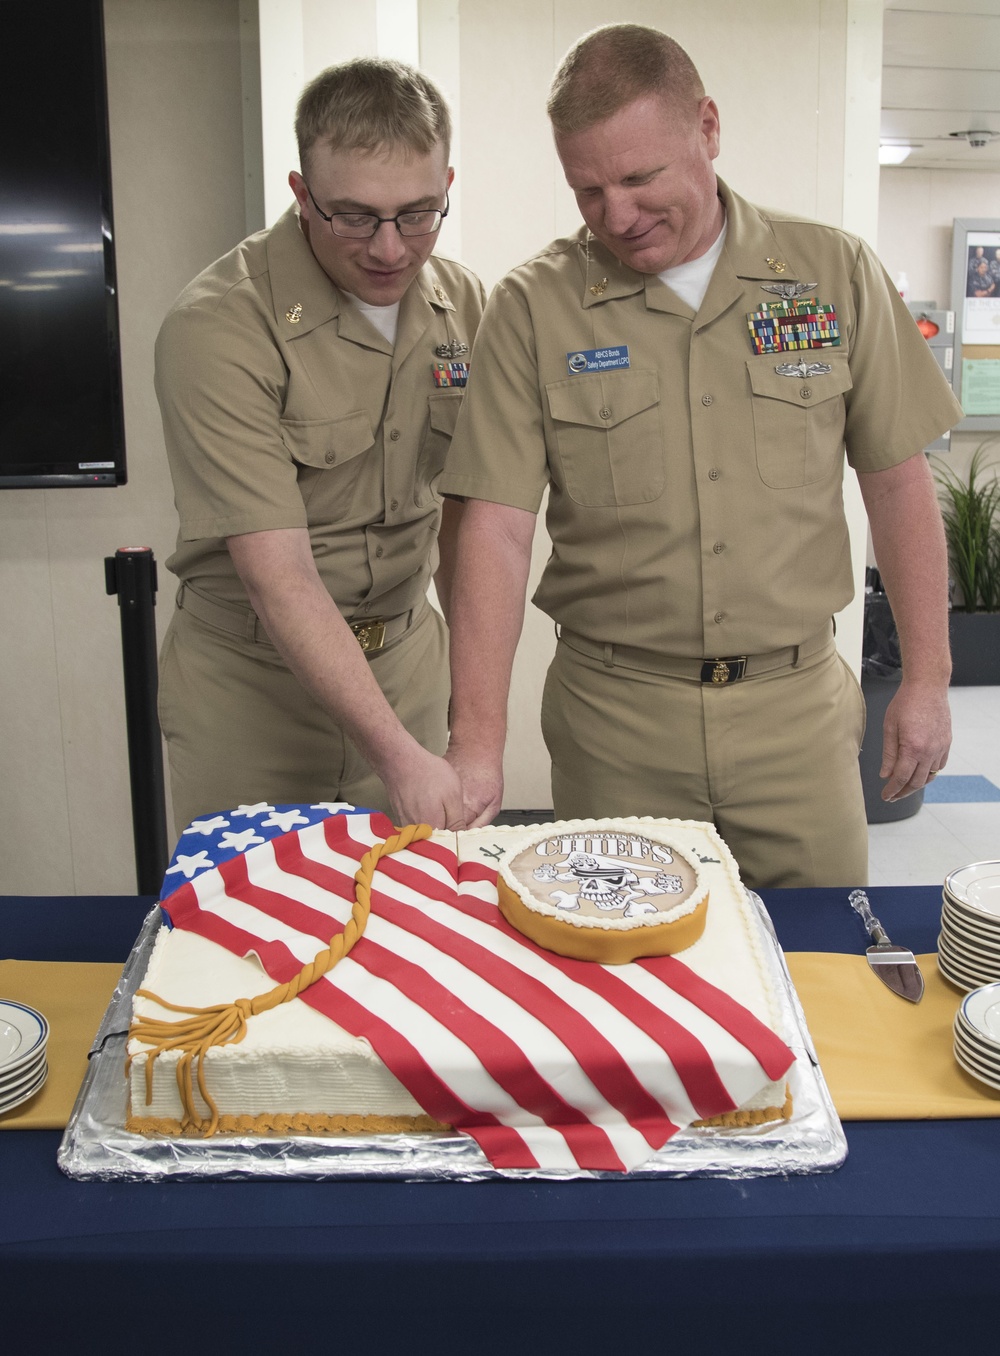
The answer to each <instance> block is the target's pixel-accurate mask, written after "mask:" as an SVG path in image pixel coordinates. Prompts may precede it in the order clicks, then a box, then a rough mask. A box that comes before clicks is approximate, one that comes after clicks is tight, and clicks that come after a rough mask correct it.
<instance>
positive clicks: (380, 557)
mask: <svg viewBox="0 0 1000 1356" xmlns="http://www.w3.org/2000/svg"><path fill="white" fill-rule="evenodd" d="M375 554H376V556H377V557H378V558H379V560H381V559H382V547H381V546H376V547H375Z"/></svg>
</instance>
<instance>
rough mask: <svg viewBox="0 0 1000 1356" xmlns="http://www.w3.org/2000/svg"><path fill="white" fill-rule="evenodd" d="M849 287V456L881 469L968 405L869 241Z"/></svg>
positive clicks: (928, 439) (858, 466)
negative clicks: (954, 389)
mask: <svg viewBox="0 0 1000 1356" xmlns="http://www.w3.org/2000/svg"><path fill="white" fill-rule="evenodd" d="M851 287H852V293H853V298H854V305H855V315H854V325H855V332H854V333H853V334H852V335H851V346H850V367H851V381H852V388H851V390H850V392H849V393H848V394H847V396H846V401H845V403H846V412H847V422H846V427H845V442H846V446H847V459H848V461H849V462H850V464H851V465H852V466H853V467H854V469H855V470H857V471H878V470H884V469H886V468H887V467H890V466H895V465H897V464H898V463H899V462H902V461H906V460H907V458H909V457H912V456H913V455H914V454H915V453H917V452H920V451H922V450H923V448H925V447H926V446H927V445H928V444H929V443H932V442H933V441H934V439H935V438H938V437H940V436H941V434H942V433H944V432H945V431H946V430H947V429H950V428H951V427H952V426H953V425H954V424H956V423H957V422H958V420H959V419H961V417H962V407H961V405H960V404H959V403H958V401H957V400H956V399H955V396H954V393H953V392H952V390H951V387H950V386H949V384H948V382H947V380H946V379H945V376H944V373H943V372H942V371H941V369H940V367H938V364H937V361H936V360H935V358H934V355H933V353H932V352H931V350H930V347H929V346H928V344H927V341H926V339H924V337H923V335H922V334H921V333H920V331H919V330H918V329H917V326H916V322H915V321H914V319H913V316H911V315H910V313H909V311H908V310H907V309H906V305H905V304H904V302H903V299H902V297H900V295H899V293H898V292H897V291H896V289H895V287H893V285H892V282H891V280H890V278H889V276H888V274H887V273H886V271H885V269H884V268H883V267H882V265H881V264H880V263H879V261H878V259H877V258H876V257H875V255H874V254H873V253H872V251H871V250H870V249H869V248H868V247H867V245H864V244H862V245H861V247H860V250H859V252H858V257H857V262H856V265H855V269H854V273H853V276H852V279H851Z"/></svg>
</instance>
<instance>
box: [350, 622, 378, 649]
mask: <svg viewBox="0 0 1000 1356" xmlns="http://www.w3.org/2000/svg"><path fill="white" fill-rule="evenodd" d="M348 625H349V626H350V628H351V630H352V631H353V632H354V634H355V636H356V637H357V641H358V644H359V645H360V646H361V648H362V650H363V651H364V653H365V654H374V653H375V652H376V651H377V650H381V648H382V646H383V645H384V644H385V622H384V621H383V620H382V618H381V617H372V619H371V621H363V622H349V623H348Z"/></svg>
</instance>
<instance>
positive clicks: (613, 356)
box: [566, 344, 629, 373]
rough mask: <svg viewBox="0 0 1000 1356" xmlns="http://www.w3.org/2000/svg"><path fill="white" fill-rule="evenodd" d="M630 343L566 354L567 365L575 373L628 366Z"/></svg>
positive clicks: (604, 370)
mask: <svg viewBox="0 0 1000 1356" xmlns="http://www.w3.org/2000/svg"><path fill="white" fill-rule="evenodd" d="M628 365H629V363H628V345H627V344H616V345H615V347H614V348H585V349H581V350H580V351H579V352H578V353H567V354H566V366H567V367H568V368H569V370H570V371H571V372H573V373H577V372H606V371H607V370H608V368H610V367H628Z"/></svg>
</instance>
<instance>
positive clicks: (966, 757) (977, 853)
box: [868, 687, 1000, 885]
mask: <svg viewBox="0 0 1000 1356" xmlns="http://www.w3.org/2000/svg"><path fill="white" fill-rule="evenodd" d="M951 717H952V725H953V729H954V742H953V744H952V750H951V757H950V758H949V760H948V766H947V768H946V769H945V771H944V772H942V773H941V775H940V776H939V777H938V778H937V780H936V781H935V782H934V785H933V789H930V790H928V791H927V792H926V793H925V794H924V802H923V804H922V805H921V807H920V809H919V810H918V811H917V813H916V814H915V815H912V816H910V818H909V819H899V820H895V821H894V822H891V823H887V824H870V825H869V828H868V833H869V880H870V882H871V884H872V885H936V884H937V883H938V882H939V881H943V880H944V878H945V876H946V875H947V874H948V872H949V871H953V870H954V869H955V868H956V867H958V866H964V865H966V864H967V863H968V862H978V861H992V860H1000V687H953V688H952V689H951Z"/></svg>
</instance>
